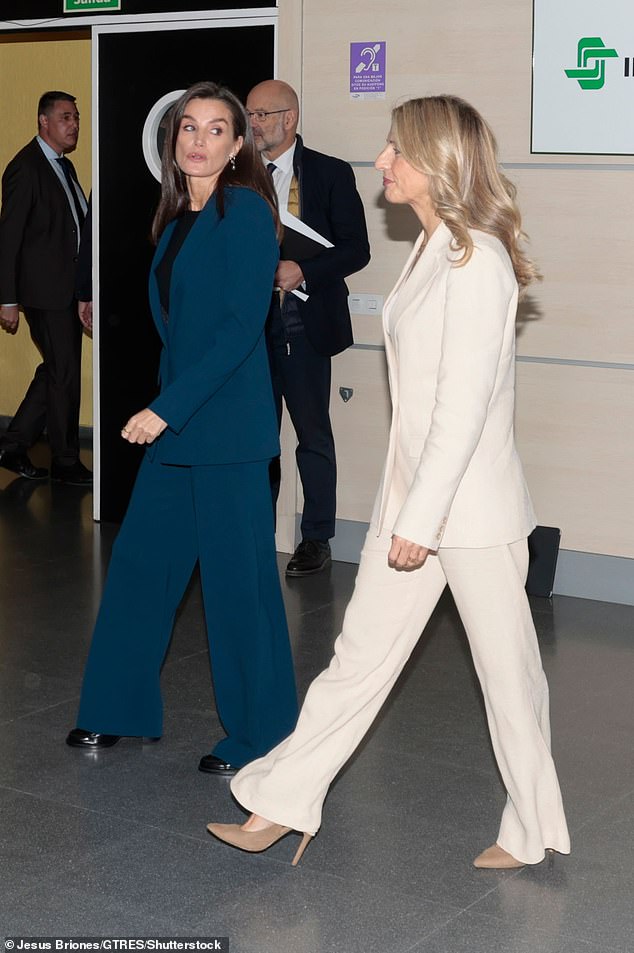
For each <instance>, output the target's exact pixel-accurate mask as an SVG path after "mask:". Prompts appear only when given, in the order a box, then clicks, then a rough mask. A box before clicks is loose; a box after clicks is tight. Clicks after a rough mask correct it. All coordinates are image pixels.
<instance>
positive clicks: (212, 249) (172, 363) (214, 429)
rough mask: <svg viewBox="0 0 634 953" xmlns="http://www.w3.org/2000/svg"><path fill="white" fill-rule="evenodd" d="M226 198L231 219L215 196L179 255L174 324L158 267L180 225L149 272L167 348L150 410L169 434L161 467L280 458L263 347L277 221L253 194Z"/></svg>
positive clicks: (161, 443) (235, 192)
mask: <svg viewBox="0 0 634 953" xmlns="http://www.w3.org/2000/svg"><path fill="white" fill-rule="evenodd" d="M224 197H225V214H224V217H223V218H220V216H219V214H218V209H217V205H216V200H215V197H214V196H212V198H211V199H210V200H209V201H208V202H207V204H206V205H205V207H204V208H203V210H202V211H201V212H200V213H199V215H198V217H197V219H196V222H195V223H194V225H193V227H192V228H191V230H190V232H189V234H188V235H187V238H186V239H185V241H184V243H183V245H182V247H181V249H180V251H179V253H178V255H177V256H176V259H175V261H174V265H173V268H172V276H171V283H170V297H169V314H168V316H167V320H166V316H165V314H164V312H163V310H162V308H161V304H160V295H159V288H158V282H157V278H156V274H155V268H156V265H157V264H158V262H159V261H160V260H161V258H162V257H163V255H164V254H165V250H166V249H167V246H168V244H169V241H170V238H171V235H172V232H173V231H174V227H175V223H174V222H172V223H170V224H169V225H168V226H167V228H166V229H165V231H164V232H163V235H162V236H161V240H160V242H159V245H158V248H157V249H156V254H155V256H154V261H153V263H152V268H151V270H150V289H149V290H150V304H151V308H152V315H153V317H154V323H155V325H156V328H157V330H158V332H159V334H160V336H161V340H162V342H163V350H162V353H161V362H160V386H161V392H160V394H159V396H158V397H157V398H156V400H154V401H153V402H152V403H151V404H150V410H153V411H154V412H155V413H156V414H158V416H159V417H161V419H162V420H164V421H165V422H166V423H167V429H166V430H164V431H163V433H162V434H161V436H160V437H159V438H158V439H157V440H156V441H155V443H154V444H151V445H150V447H149V448H148V451H147V452H148V454H149V455H150V456H151V457H152V458H154V459H156V460H157V461H159V462H161V463H171V464H181V465H191V466H193V465H204V466H210V465H214V464H230V463H246V462H250V461H256V460H264V459H266V460H269V459H271V458H272V457H275V456H277V455H278V454H279V452H280V448H279V438H278V431H277V415H276V412H275V405H274V402H273V390H272V386H271V376H270V371H269V364H268V357H267V351H266V343H265V339H264V325H265V322H266V316H267V312H268V308H269V303H270V300H271V288H272V287H273V278H274V275H275V269H276V267H277V262H278V258H279V247H278V242H277V236H276V234H275V227H274V224H273V216H272V214H271V210H270V208H269V206H268V205H267V203H266V202H265V201H264V199H263V198H261V196H259V195H257V194H256V193H255V192H253V191H252V190H251V189H247V188H242V187H234V186H231V187H226V188H225V190H224Z"/></svg>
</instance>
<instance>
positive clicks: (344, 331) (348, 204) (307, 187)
mask: <svg viewBox="0 0 634 953" xmlns="http://www.w3.org/2000/svg"><path fill="white" fill-rule="evenodd" d="M293 165H294V171H295V175H296V176H297V180H298V183H299V194H300V199H299V201H300V217H301V219H302V221H303V222H305V223H306V225H310V227H311V228H314V229H315V231H317V232H319V234H320V235H323V236H324V238H327V239H328V241H331V242H332V243H333V245H334V246H335V247H334V248H325V249H324V250H323V252H321V253H320V254H319V255H317V256H316V257H314V258H310V259H305V260H303V261H298V265H299V266H300V268H301V269H302V271H303V273H304V277H305V278H306V292H307V294H308V295H309V298H308V301H306V302H301V301H299V299H297V300H298V301H299V305H298V306H299V309H300V314H301V318H302V322H303V324H304V327H305V329H306V334H307V335H308V339H309V341H310V343H311V344H312V345H313V347H314V348H315V350H316V351H318V352H319V353H320V354H326V355H333V354H338V353H339V352H340V351H343V350H345V349H346V348H347V347H350V345H351V344H352V324H351V322H350V311H349V308H348V288H347V286H346V283H345V280H344V279H345V278H346V277H347V276H348V275H352V274H354V272H355V271H360V270H361V268H365V266H366V265H367V263H368V262H369V260H370V245H369V242H368V232H367V228H366V224H365V214H364V211H363V205H362V203H361V198H360V197H359V193H358V192H357V187H356V184H355V180H354V173H353V171H352V169H351V168H350V166H349V165H348V163H347V162H344V161H343V160H342V159H335V158H333V157H332V156H327V155H324V154H323V153H321V152H315V151H314V150H313V149H307V148H306V147H305V146H304V143H303V142H302V138H301V136H297V145H296V146H295V154H294V156H293Z"/></svg>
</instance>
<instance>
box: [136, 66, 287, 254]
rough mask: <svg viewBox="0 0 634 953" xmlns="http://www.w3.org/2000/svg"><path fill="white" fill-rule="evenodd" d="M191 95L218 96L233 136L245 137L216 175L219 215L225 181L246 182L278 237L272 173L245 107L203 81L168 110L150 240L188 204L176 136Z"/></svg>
mask: <svg viewBox="0 0 634 953" xmlns="http://www.w3.org/2000/svg"><path fill="white" fill-rule="evenodd" d="M192 99H217V100H219V101H220V102H221V103H224V104H225V106H227V108H228V110H229V112H230V114H231V122H232V126H233V130H232V131H233V136H234V138H237V137H238V136H242V138H243V140H244V143H243V145H242V148H241V149H240V151H239V152H238V154H237V155H236V157H235V169H234V168H232V167H231V164H230V163H227V165H226V166H225V167H224V169H223V170H222V172H221V173H220V176H219V178H218V183H217V185H216V190H215V199H216V206H217V208H218V214H219V215H220V217H221V218H222V217H223V216H224V212H225V194H224V190H225V187H226V186H227V185H242V186H246V188H249V189H253V191H254V192H257V193H258V195H261V196H262V198H263V199H264V200H265V201H266V202H267V203H268V205H269V208H270V209H271V215H272V216H273V221H274V223H275V229H276V232H277V234H278V237H279V236H280V232H281V225H280V218H279V213H278V209H277V196H276V194H275V189H274V187H273V182H272V181H271V176H270V175H269V174H268V172H267V171H266V169H265V168H264V165H263V163H262V159H261V158H260V154H259V152H258V150H257V149H256V147H255V142H254V140H253V133H252V131H251V123H250V122H249V117H248V116H247V114H246V111H245V108H244V106H243V105H242V103H241V102H240V100H239V99H238V97H237V96H235V95H234V93H232V92H231V90H230V89H227V87H226V86H220V85H219V84H218V83H212V82H208V81H203V82H200V83H194V85H193V86H190V87H189V89H187V90H185V92H184V93H183V95H182V96H181V98H180V99H179V100H178V101H177V102H176V103H175V104H174V106H173V107H172V109H171V111H170V113H169V117H168V121H167V129H166V133H165V145H164V147H163V155H162V157H161V201H160V202H159V204H158V208H157V210H156V214H155V216H154V221H153V222H152V238H153V240H154V241H155V242H158V240H159V238H160V237H161V235H162V233H163V230H164V229H165V227H166V226H167V225H168V224H169V223H170V222H171V221H173V219H175V218H178V217H179V216H180V215H182V214H183V212H185V211H186V210H187V209H188V208H189V192H188V190H187V178H186V176H185V175H184V174H183V173H182V172H181V170H180V168H179V166H178V164H177V162H176V139H177V138H178V132H179V129H180V126H181V121H182V118H183V116H184V114H185V110H186V109H187V104H188V103H189V102H190V101H191V100H192Z"/></svg>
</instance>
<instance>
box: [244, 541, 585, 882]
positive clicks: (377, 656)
mask: <svg viewBox="0 0 634 953" xmlns="http://www.w3.org/2000/svg"><path fill="white" fill-rule="evenodd" d="M390 543H391V537H390V535H389V534H387V533H383V534H382V535H381V536H380V537H377V536H376V529H375V528H374V527H372V526H371V527H370V530H369V532H368V535H367V537H366V541H365V545H364V549H363V553H362V556H361V562H360V565H359V573H358V576H357V580H356V585H355V589H354V593H353V595H352V599H351V601H350V603H349V605H348V608H347V610H346V614H345V618H344V623H343V630H342V632H341V634H340V636H339V637H338V639H337V641H336V643H335V654H334V657H333V659H332V661H331V663H330V666H329V667H328V668H327V669H326V670H325V671H324V672H322V674H321V675H319V676H318V677H317V678H316V679H315V681H314V682H313V683H312V684H311V686H310V688H309V690H308V693H307V695H306V699H305V701H304V705H303V707H302V710H301V712H300V716H299V720H298V722H297V727H296V728H295V731H294V732H293V734H292V735H290V736H289V737H288V738H286V739H285V740H284V741H282V742H281V743H280V744H279V745H277V747H275V748H273V750H272V751H270V752H269V754H268V755H265V756H264V757H263V758H259V759H258V760H257V761H253V762H251V763H250V764H248V765H246V767H244V768H242V770H241V771H239V772H238V773H237V774H236V776H235V777H234V779H233V781H232V782H231V790H232V792H233V794H234V795H235V797H236V798H237V800H238V801H239V803H240V804H242V805H243V807H245V808H246V809H248V810H249V811H252V812H254V813H256V814H259V815H260V816H262V817H265V818H267V819H268V820H271V821H275V822H276V823H278V824H284V825H286V826H288V827H292V828H294V829H295V830H298V831H303V832H309V833H311V834H312V833H315V832H316V831H317V830H318V828H319V826H320V824H321V811H322V804H323V801H324V798H325V797H326V794H327V791H328V787H329V785H330V783H331V782H332V780H333V778H334V777H335V775H336V774H337V772H338V771H339V770H340V768H341V767H342V765H343V764H345V762H346V761H347V760H348V758H349V757H350V756H351V754H352V753H353V751H354V750H355V748H356V747H357V745H358V744H359V742H360V741H361V739H362V738H363V736H364V734H365V733H366V731H367V730H368V728H369V727H370V725H371V724H372V721H373V720H374V718H375V717H376V715H377V713H378V711H379V709H380V707H381V705H382V704H383V702H384V701H385V699H386V698H387V696H388V694H389V692H390V689H391V688H392V686H393V685H394V682H395V681H396V679H397V677H398V675H399V674H400V672H401V670H402V668H403V666H404V665H405V663H406V661H407V659H408V658H409V656H410V654H411V652H412V649H413V648H414V646H415V645H416V643H417V641H418V639H419V637H420V635H421V633H422V631H423V629H424V627H425V625H426V623H427V620H428V619H429V617H430V615H431V613H432V611H433V609H434V607H435V605H436V603H437V602H438V599H439V598H440V595H441V593H442V591H443V589H444V588H445V585H447V584H448V585H449V588H450V589H451V592H452V594H453V597H454V600H455V603H456V606H457V607H458V611H459V613H460V617H461V619H462V622H463V624H464V627H465V630H466V633H467V637H468V639H469V644H470V646H471V652H472V655H473V661H474V664H475V668H476V671H477V674H478V678H479V679H480V684H481V687H482V692H483V695H484V701H485V706H486V712H487V718H488V724H489V731H490V733H491V740H492V743H493V749H494V752H495V756H496V758H497V763H498V767H499V770H500V774H501V775H502V779H503V781H504V784H505V786H506V791H507V801H506V806H505V808H504V812H503V814H502V821H501V825H500V830H499V834H498V836H497V843H498V844H499V845H500V846H501V847H502V848H503V849H504V850H506V851H508V853H510V854H512V855H513V857H515V858H516V859H517V860H520V861H523V862H524V863H528V864H533V863H538V862H539V861H540V860H542V859H543V857H544V852H545V849H546V848H553V849H554V850H556V851H559V852H561V853H564V854H566V853H569V851H570V839H569V836H568V830H567V826H566V819H565V816H564V810H563V805H562V800H561V792H560V789H559V782H558V780H557V774H556V771H555V766H554V763H553V759H552V757H551V753H550V724H549V712H548V686H547V683H546V677H545V675H544V672H543V669H542V664H541V658H540V655H539V648H538V645H537V637H536V634H535V627H534V625H533V620H532V617H531V613H530V608H529V605H528V600H527V598H526V592H525V590H524V584H525V581H526V572H527V567H528V548H527V544H526V540H519V541H518V542H514V543H511V544H509V545H503V546H494V547H490V548H485V549H442V548H441V549H440V550H439V551H438V555H437V556H431V555H430V556H428V558H427V560H426V562H425V565H424V566H423V567H422V568H421V569H418V570H415V571H413V572H397V571H396V570H394V569H391V568H390V567H389V566H388V563H387V553H388V551H389V547H390Z"/></svg>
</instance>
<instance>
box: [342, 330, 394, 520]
mask: <svg viewBox="0 0 634 953" xmlns="http://www.w3.org/2000/svg"><path fill="white" fill-rule="evenodd" d="M340 387H349V388H352V390H353V392H354V393H353V396H352V398H351V399H350V400H349V401H348V402H347V403H344V401H343V400H342V398H341V396H340V394H339V388H340ZM331 395H332V396H331V400H330V408H331V418H332V427H333V432H334V435H335V444H336V448H337V470H338V477H337V518H338V519H344V520H358V521H361V522H366V523H367V522H368V521H369V519H370V515H371V512H372V504H373V503H374V496H375V494H376V490H377V486H378V483H379V478H380V476H381V469H382V467H383V460H384V457H385V451H386V449H387V438H388V433H389V426H390V401H389V396H388V385H387V368H386V364H385V354H384V353H383V351H374V350H367V351H366V350H360V349H355V348H353V349H352V350H349V351H344V353H343V354H339V355H337V357H335V358H333V362H332V391H331Z"/></svg>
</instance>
